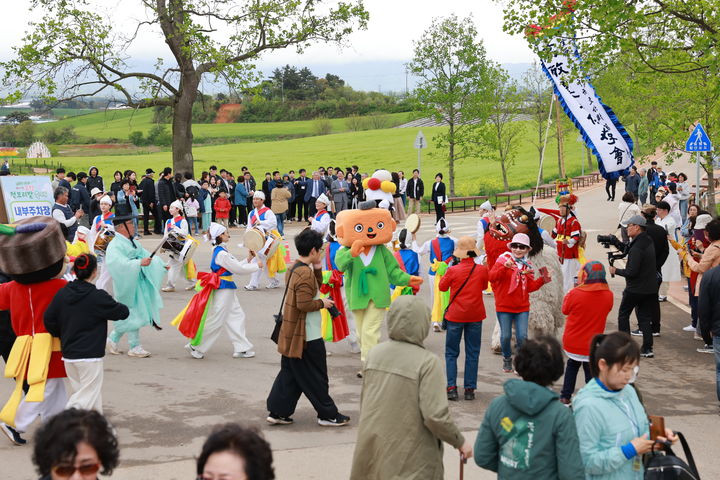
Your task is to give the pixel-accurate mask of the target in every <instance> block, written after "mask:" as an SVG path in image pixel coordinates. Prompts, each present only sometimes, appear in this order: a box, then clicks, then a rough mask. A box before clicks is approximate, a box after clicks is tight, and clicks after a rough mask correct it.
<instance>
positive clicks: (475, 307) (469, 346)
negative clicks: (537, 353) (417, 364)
mask: <svg viewBox="0 0 720 480" xmlns="http://www.w3.org/2000/svg"><path fill="white" fill-rule="evenodd" d="M453 255H454V256H455V257H457V258H459V259H460V263H458V264H457V265H454V266H452V267H450V268H448V270H447V272H446V273H445V275H444V276H443V277H442V279H441V280H440V286H439V287H440V291H441V292H447V291H448V290H450V304H449V305H448V308H447V311H446V312H445V319H446V320H447V334H446V336H445V370H446V372H447V397H448V400H457V399H458V392H457V386H456V380H457V358H458V355H460V339H461V338H462V336H463V334H464V335H465V379H464V383H465V400H474V399H475V389H476V388H477V371H478V358H479V357H480V339H481V338H482V321H483V319H484V318H485V305H483V298H482V297H483V296H482V292H483V290H485V289H486V288H487V284H488V271H487V267H486V266H485V265H482V264H479V263H478V261H479V256H480V252H479V251H478V249H477V245H476V243H475V239H473V238H472V237H460V239H459V240H458V242H457V247H456V248H455V251H454V252H453Z"/></svg>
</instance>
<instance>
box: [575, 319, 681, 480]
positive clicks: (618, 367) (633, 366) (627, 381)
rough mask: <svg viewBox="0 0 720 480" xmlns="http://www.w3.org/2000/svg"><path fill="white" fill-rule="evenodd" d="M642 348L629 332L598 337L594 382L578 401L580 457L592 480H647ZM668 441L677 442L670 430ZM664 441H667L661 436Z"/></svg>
mask: <svg viewBox="0 0 720 480" xmlns="http://www.w3.org/2000/svg"><path fill="white" fill-rule="evenodd" d="M639 363H640V347H639V346H638V344H637V343H635V341H634V340H633V339H632V338H631V337H630V335H628V334H627V333H624V332H613V333H610V334H607V335H606V334H600V335H596V336H595V337H594V338H593V340H592V345H591V347H590V370H591V371H592V374H593V379H592V380H590V383H588V384H587V385H585V387H583V388H582V390H580V392H579V393H578V394H577V395H576V396H575V401H573V409H574V411H575V424H576V425H577V431H578V438H579V439H580V453H581V455H582V459H583V464H584V466H585V477H586V478H587V479H588V480H589V479H592V480H600V479H602V480H615V479H617V480H641V479H642V478H643V477H644V467H643V464H642V455H643V454H645V453H648V452H650V450H651V449H652V447H653V444H654V443H655V442H654V441H653V440H650V439H649V424H648V417H647V413H645V408H644V407H643V406H642V404H641V403H640V400H639V398H638V395H637V392H636V391H635V388H634V387H633V386H632V383H633V382H634V381H635V377H636V376H637V373H638V371H639V366H638V364H639ZM666 436H667V439H669V440H671V441H673V442H674V441H676V440H677V437H676V436H675V434H674V433H673V432H672V431H670V430H666ZM658 439H659V440H665V438H660V437H658Z"/></svg>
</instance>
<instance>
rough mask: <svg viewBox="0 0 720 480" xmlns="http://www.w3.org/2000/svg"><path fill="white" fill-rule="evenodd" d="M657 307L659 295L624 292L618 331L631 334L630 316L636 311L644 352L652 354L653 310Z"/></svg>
mask: <svg viewBox="0 0 720 480" xmlns="http://www.w3.org/2000/svg"><path fill="white" fill-rule="evenodd" d="M656 306H658V297H657V293H631V292H628V291H627V290H625V291H623V296H622V301H621V302H620V310H619V311H618V330H620V331H621V332H627V333H630V314H631V313H632V311H633V310H635V314H636V315H637V318H638V325H639V326H640V331H641V332H642V334H643V343H642V351H643V352H650V351H652V349H653V336H652V319H653V310H654V308H655V307H656ZM658 308H659V306H658Z"/></svg>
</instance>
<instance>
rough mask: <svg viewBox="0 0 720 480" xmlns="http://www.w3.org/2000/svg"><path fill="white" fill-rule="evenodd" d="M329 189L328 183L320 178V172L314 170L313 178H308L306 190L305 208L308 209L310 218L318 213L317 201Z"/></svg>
mask: <svg viewBox="0 0 720 480" xmlns="http://www.w3.org/2000/svg"><path fill="white" fill-rule="evenodd" d="M327 190H328V189H327V185H326V184H325V182H324V181H323V180H322V179H321V178H320V173H318V172H313V174H312V180H308V182H307V190H306V191H305V208H306V209H307V216H308V218H310V217H314V216H315V213H317V209H316V208H315V201H316V200H317V199H318V197H319V196H320V195H322V194H323V193H326V192H327Z"/></svg>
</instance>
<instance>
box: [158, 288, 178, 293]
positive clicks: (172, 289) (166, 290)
mask: <svg viewBox="0 0 720 480" xmlns="http://www.w3.org/2000/svg"><path fill="white" fill-rule="evenodd" d="M160 290H161V291H163V292H174V291H175V287H163V288H161V289H160Z"/></svg>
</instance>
